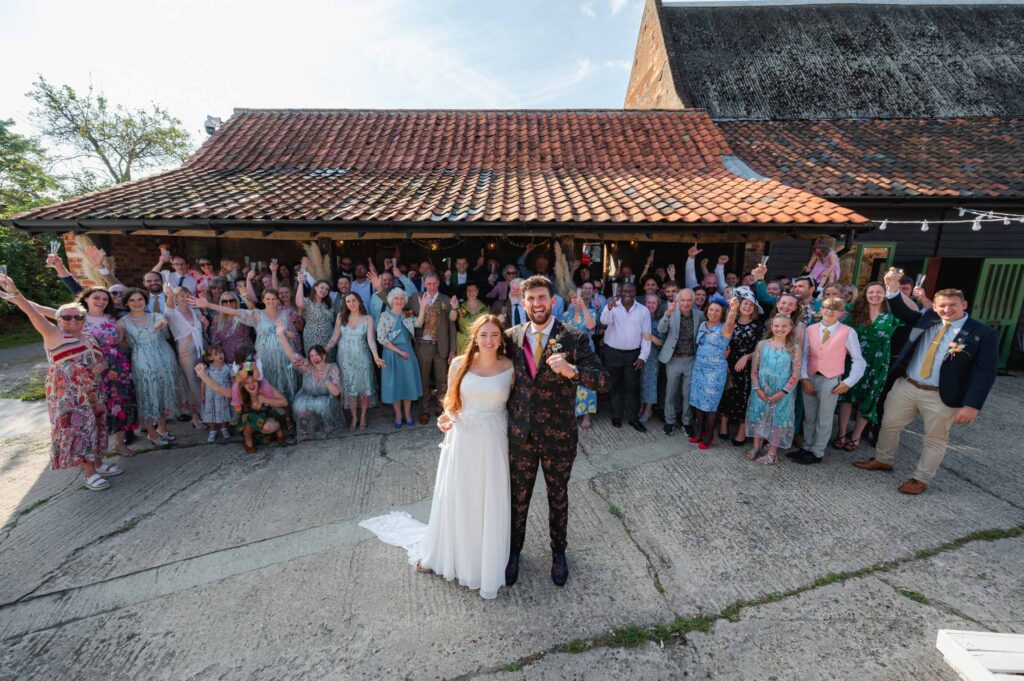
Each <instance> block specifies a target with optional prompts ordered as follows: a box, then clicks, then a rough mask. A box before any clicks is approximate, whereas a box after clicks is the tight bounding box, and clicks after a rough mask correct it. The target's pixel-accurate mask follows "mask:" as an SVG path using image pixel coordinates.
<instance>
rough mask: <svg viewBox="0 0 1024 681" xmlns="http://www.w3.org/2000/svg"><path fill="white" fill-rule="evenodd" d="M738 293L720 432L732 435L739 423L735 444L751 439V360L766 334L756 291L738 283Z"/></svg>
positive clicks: (723, 395)
mask: <svg viewBox="0 0 1024 681" xmlns="http://www.w3.org/2000/svg"><path fill="white" fill-rule="evenodd" d="M734 293H735V295H736V296H737V297H739V299H740V307H739V313H738V315H737V317H736V327H735V328H734V329H733V331H732V340H730V341H729V358H728V361H729V380H728V381H727V383H726V387H725V392H724V393H723V394H722V404H721V406H720V407H719V411H720V412H721V414H722V425H721V429H720V431H719V434H720V435H721V436H722V437H723V438H726V439H728V437H729V422H730V421H732V422H734V423H735V424H736V437H735V438H733V440H732V443H733V445H735V446H737V447H739V446H740V445H742V444H743V443H745V442H746V441H747V430H746V417H747V403H748V402H749V400H750V362H751V360H752V359H753V356H754V348H756V347H757V342H758V341H759V340H761V337H762V336H763V335H764V325H763V324H762V323H761V321H760V320H759V319H758V313H760V312H762V311H763V310H762V309H761V306H760V305H758V303H757V299H756V298H755V297H754V292H753V291H752V290H750V288H749V287H747V286H738V287H736V290H735V292H734Z"/></svg>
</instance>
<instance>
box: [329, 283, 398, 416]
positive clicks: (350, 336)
mask: <svg viewBox="0 0 1024 681" xmlns="http://www.w3.org/2000/svg"><path fill="white" fill-rule="evenodd" d="M339 341H340V343H341V347H340V348H338V368H339V369H340V370H341V396H342V399H343V400H344V407H345V409H348V410H349V411H350V412H351V415H350V418H349V424H348V428H349V430H355V429H356V427H358V428H359V430H366V410H367V409H369V408H370V407H373V406H376V404H377V380H376V375H375V374H374V371H373V366H374V365H375V364H376V365H377V366H378V367H380V368H381V369H383V368H384V367H385V363H384V360H383V359H381V358H380V356H379V355H378V354H377V332H376V330H375V329H374V324H373V317H371V316H370V315H369V314H367V313H366V306H365V305H363V299H362V298H360V297H359V295H358V294H356V293H347V294H345V307H344V308H343V309H342V311H341V314H339V315H338V320H337V321H336V322H335V327H334V334H333V335H332V336H331V339H330V341H328V343H327V349H328V352H329V351H330V349H331V348H333V347H334V346H336V345H338V343H339ZM357 417H358V418H357Z"/></svg>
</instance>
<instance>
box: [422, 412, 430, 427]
mask: <svg viewBox="0 0 1024 681" xmlns="http://www.w3.org/2000/svg"><path fill="white" fill-rule="evenodd" d="M420 423H422V424H423V425H427V424H428V423H430V414H428V413H427V412H423V413H422V414H420Z"/></svg>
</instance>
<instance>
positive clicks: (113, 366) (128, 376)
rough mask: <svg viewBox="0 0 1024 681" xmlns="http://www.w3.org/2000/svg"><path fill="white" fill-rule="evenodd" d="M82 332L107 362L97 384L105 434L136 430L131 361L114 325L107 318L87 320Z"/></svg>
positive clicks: (137, 420) (136, 420) (136, 421)
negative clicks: (104, 410)
mask: <svg viewBox="0 0 1024 681" xmlns="http://www.w3.org/2000/svg"><path fill="white" fill-rule="evenodd" d="M85 332H86V333H87V334H89V335H90V336H92V337H93V339H94V340H95V341H96V344H97V345H99V348H100V351H101V352H102V353H103V358H104V359H105V360H107V370H106V372H105V373H104V374H103V377H102V380H101V381H100V389H101V390H102V394H103V400H104V401H105V402H106V405H107V432H110V433H123V432H127V431H130V430H135V429H136V428H138V427H139V410H138V407H137V406H136V404H135V383H134V382H133V381H132V360H131V358H130V357H129V355H128V354H127V349H128V348H127V346H125V345H122V344H121V332H120V331H119V330H118V328H117V323H116V322H115V321H114V320H113V319H110V318H109V317H86V318H85ZM111 374H114V377H113V378H111V377H110V376H111Z"/></svg>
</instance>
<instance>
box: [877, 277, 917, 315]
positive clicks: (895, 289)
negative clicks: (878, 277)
mask: <svg viewBox="0 0 1024 681" xmlns="http://www.w3.org/2000/svg"><path fill="white" fill-rule="evenodd" d="M883 280H884V282H885V297H886V299H888V301H889V309H890V310H891V311H892V313H893V314H894V315H896V316H897V317H898V318H899V320H900V321H902V322H903V323H904V324H911V325H912V324H916V323H917V320H919V319H920V318H921V314H922V313H921V312H918V311H916V310H913V309H911V307H910V306H909V305H907V303H906V301H904V300H903V293H902V292H901V291H900V273H899V271H898V270H897V269H896V268H890V269H889V271H888V272H886V273H885V276H884V277H883Z"/></svg>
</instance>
